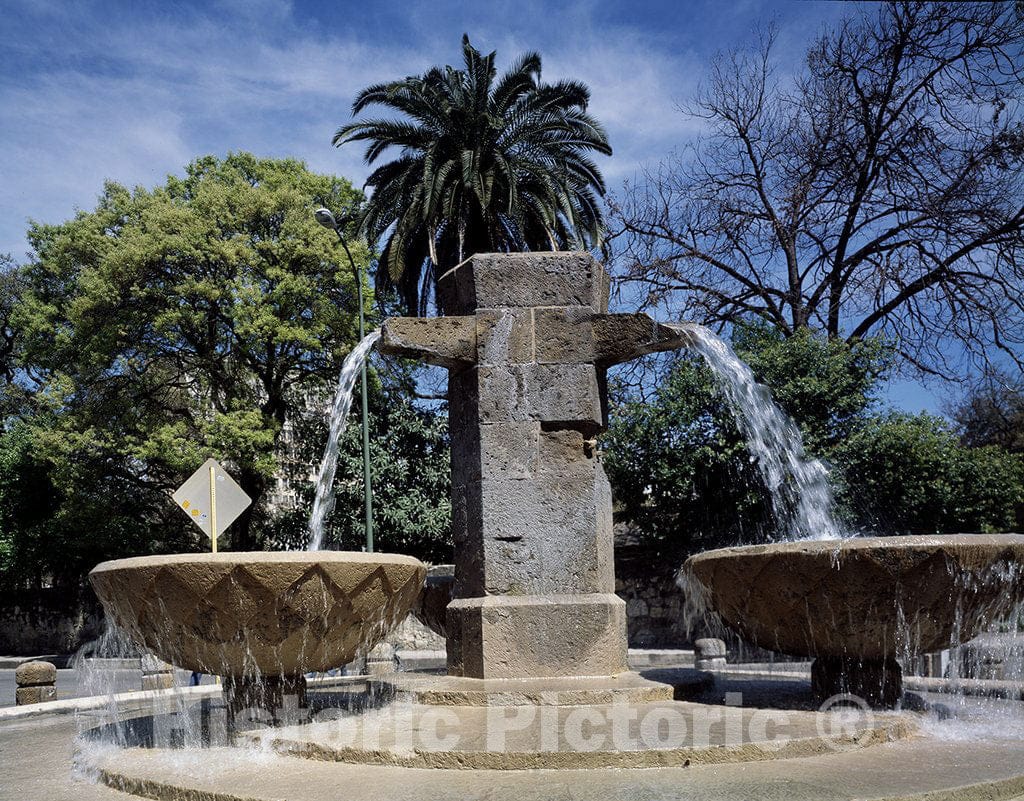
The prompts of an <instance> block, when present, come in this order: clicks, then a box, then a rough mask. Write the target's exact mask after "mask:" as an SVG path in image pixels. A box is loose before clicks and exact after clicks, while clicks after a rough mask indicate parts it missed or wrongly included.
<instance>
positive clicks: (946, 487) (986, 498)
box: [835, 413, 1024, 534]
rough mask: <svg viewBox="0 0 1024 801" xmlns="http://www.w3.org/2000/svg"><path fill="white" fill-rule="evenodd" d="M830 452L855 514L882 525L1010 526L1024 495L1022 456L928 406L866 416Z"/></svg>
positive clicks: (922, 529)
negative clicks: (966, 437) (963, 436)
mask: <svg viewBox="0 0 1024 801" xmlns="http://www.w3.org/2000/svg"><path fill="white" fill-rule="evenodd" d="M835 459H836V462H837V464H838V465H839V466H840V468H841V469H840V476H841V479H842V480H841V487H842V497H843V498H844V500H845V502H846V504H847V505H848V507H849V508H850V510H851V513H852V516H853V519H854V522H855V523H856V524H857V525H859V526H863V527H869V528H871V529H874V530H880V531H882V532H883V533H897V534H907V533H919V534H942V533H952V532H959V531H982V532H998V531H1009V530H1012V529H1013V528H1014V526H1015V523H1016V519H1015V517H1016V515H1015V513H1016V509H1017V507H1018V506H1019V505H1020V504H1021V502H1022V501H1024V460H1022V459H1021V458H1020V457H1019V456H1017V455H1014V454H1011V453H1008V452H1007V451H1005V450H1003V449H1002V448H998V447H994V446H985V447H980V448H969V447H966V446H965V445H963V444H962V443H961V442H960V440H959V438H958V437H957V435H956V432H955V431H953V429H952V428H951V427H950V425H949V424H948V423H946V422H945V421H944V420H942V419H940V418H937V417H932V416H930V415H927V414H921V415H907V414H897V413H893V414H890V415H886V416H882V417H877V418H874V419H871V420H869V421H867V422H866V424H865V425H864V426H863V427H861V429H860V430H859V431H857V432H855V433H854V434H853V435H852V436H851V437H850V438H849V439H848V440H847V441H846V442H844V443H842V445H841V446H840V447H839V448H837V449H836V452H835Z"/></svg>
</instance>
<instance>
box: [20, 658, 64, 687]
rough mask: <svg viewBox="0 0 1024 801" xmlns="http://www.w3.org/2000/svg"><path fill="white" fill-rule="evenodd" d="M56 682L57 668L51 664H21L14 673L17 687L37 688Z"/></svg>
mask: <svg viewBox="0 0 1024 801" xmlns="http://www.w3.org/2000/svg"><path fill="white" fill-rule="evenodd" d="M56 681H57V668H56V666H55V665H54V664H53V663H51V662H40V661H38V660H36V661H32V662H22V663H21V664H20V665H18V667H17V668H16V669H15V671H14V682H15V684H17V685H18V686H19V687H39V686H42V685H46V684H53V683H54V682H56Z"/></svg>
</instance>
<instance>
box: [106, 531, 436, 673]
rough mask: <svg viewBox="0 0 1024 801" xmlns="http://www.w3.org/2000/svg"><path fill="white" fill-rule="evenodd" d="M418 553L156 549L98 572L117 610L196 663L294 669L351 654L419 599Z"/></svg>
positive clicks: (174, 656) (211, 669)
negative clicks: (165, 553) (164, 551)
mask: <svg viewBox="0 0 1024 801" xmlns="http://www.w3.org/2000/svg"><path fill="white" fill-rule="evenodd" d="M425 575H426V568H425V567H424V565H423V564H422V563H421V562H420V561H419V560H417V559H413V558H412V557H409V556H396V555H390V554H378V553H373V554H364V553H348V552H341V551H322V552H319V553H305V552H286V553H270V552H261V553H230V552H227V553H218V554H209V553H206V554H182V555H175V556H147V557H140V558H136V559H121V560H118V561H115V562H104V563H103V564H101V565H99V566H97V567H96V568H94V569H93V571H92V573H90V575H89V580H90V582H91V583H92V586H93V588H94V589H95V590H96V594H97V595H98V596H99V597H100V599H101V600H102V601H103V603H104V606H105V607H106V609H107V611H108V613H109V614H110V616H111V617H112V618H113V619H114V622H116V623H117V624H118V625H119V626H121V627H122V628H123V629H125V630H127V631H128V632H129V633H131V634H132V636H133V638H135V639H136V640H137V641H138V642H140V643H142V644H144V645H145V646H146V647H147V648H148V649H149V650H150V651H152V652H153V653H155V654H157V655H158V656H159V657H160V658H162V659H164V660H166V661H167V662H170V663H172V664H174V665H177V666H179V667H182V668H185V669H187V670H198V671H202V672H204V673H214V674H217V675H221V676H242V675H243V674H245V673H251V672H252V671H253V669H254V668H255V669H257V670H258V671H260V672H261V673H262V674H264V675H286V676H294V675H297V674H302V673H305V672H307V671H312V670H328V669H330V668H334V667H339V666H341V665H344V664H346V663H347V662H350V661H351V660H352V658H353V657H354V656H355V654H356V653H357V652H358V651H359V650H360V649H366V648H368V647H371V646H372V645H374V644H375V643H376V642H378V641H379V640H380V639H382V638H383V637H384V635H385V634H386V633H387V631H388V630H389V629H390V628H391V627H392V626H393V625H394V624H396V623H397V622H398V621H399V620H401V619H402V618H403V617H405V615H406V614H407V613H408V611H409V609H410V608H411V607H412V604H413V602H414V601H415V599H416V596H417V595H418V594H419V592H420V589H421V587H422V585H423V579H424V576H425Z"/></svg>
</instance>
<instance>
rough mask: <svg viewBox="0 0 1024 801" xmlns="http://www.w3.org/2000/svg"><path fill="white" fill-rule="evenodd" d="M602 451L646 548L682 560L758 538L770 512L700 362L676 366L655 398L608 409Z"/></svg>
mask: <svg viewBox="0 0 1024 801" xmlns="http://www.w3.org/2000/svg"><path fill="white" fill-rule="evenodd" d="M601 443H602V450H603V452H604V464H605V469H606V470H607V472H608V477H609V480H610V481H611V483H612V489H613V495H614V497H615V500H616V503H617V506H618V512H619V514H620V516H622V517H625V518H626V519H630V520H632V521H634V522H636V523H637V524H638V525H639V528H640V530H641V531H642V532H644V533H645V534H647V535H649V537H650V538H651V540H652V542H649V543H648V545H649V546H654V545H655V543H663V544H665V545H666V546H668V547H669V548H670V549H679V550H681V551H683V552H687V553H688V552H693V551H697V550H704V549H707V548H714V547H717V546H720V545H731V544H735V543H737V542H739V541H752V540H755V539H757V538H758V537H759V535H760V532H761V531H763V529H764V526H765V525H766V523H767V521H768V518H769V515H770V513H771V509H770V506H769V505H767V504H766V503H765V499H764V496H763V494H762V493H760V492H759V491H758V486H759V481H760V479H759V478H758V476H757V472H756V470H755V469H754V468H753V465H751V463H750V459H749V456H748V455H747V451H746V448H745V447H744V445H743V440H742V437H741V435H740V433H739V431H738V430H737V429H736V426H735V424H734V423H733V420H732V418H731V416H730V413H729V410H728V407H727V406H726V403H725V400H724V399H723V398H722V396H721V395H720V394H719V393H718V392H717V390H716V389H715V387H714V383H713V380H712V377H711V373H710V371H709V370H708V369H707V368H706V367H705V366H704V364H703V362H700V361H699V360H696V359H691V358H680V359H679V360H678V361H677V362H676V363H675V364H674V366H673V368H672V370H671V372H670V373H669V374H668V376H667V378H666V380H665V381H664V382H663V383H662V385H661V386H659V387H658V389H657V390H656V391H655V393H654V396H653V398H651V399H649V400H646V401H641V400H634V401H630V402H626V403H624V404H621V405H619V406H617V407H615V408H613V412H612V418H611V424H610V426H609V429H608V432H607V433H606V434H605V435H604V436H603V437H602V440H601Z"/></svg>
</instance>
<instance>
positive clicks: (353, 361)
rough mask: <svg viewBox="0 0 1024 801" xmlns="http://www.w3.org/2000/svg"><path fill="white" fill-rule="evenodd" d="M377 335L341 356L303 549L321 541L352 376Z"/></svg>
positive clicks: (331, 502) (330, 504)
mask: <svg viewBox="0 0 1024 801" xmlns="http://www.w3.org/2000/svg"><path fill="white" fill-rule="evenodd" d="M378 339H380V331H371V332H370V333H369V334H367V335H366V336H365V337H364V338H363V339H362V341H361V342H360V343H359V344H358V345H356V346H355V348H353V349H352V352H351V353H350V354H349V355H348V356H346V357H345V361H344V363H343V364H342V366H341V374H340V375H339V376H338V388H337V389H336V390H335V392H334V402H333V403H332V404H331V417H330V433H329V434H328V436H327V446H326V447H325V448H324V455H323V459H321V461H320V470H319V472H318V473H317V479H316V495H315V496H314V498H313V510H312V512H310V515H309V546H308V548H307V549H306V550H309V551H319V550H320V549H321V548H322V547H323V541H324V521H325V520H326V519H327V515H329V514H330V513H331V509H333V508H334V473H335V471H336V470H337V468H338V447H339V445H340V442H341V435H342V434H343V433H344V432H345V425H346V423H347V422H348V413H349V410H350V409H351V408H352V389H353V388H354V387H355V383H356V376H357V375H359V371H360V369H361V368H362V366H363V363H364V362H365V361H366V359H367V357H368V355H369V353H370V348H372V347H373V346H374V344H375V343H376V342H377V340H378Z"/></svg>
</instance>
